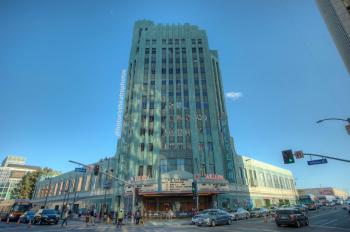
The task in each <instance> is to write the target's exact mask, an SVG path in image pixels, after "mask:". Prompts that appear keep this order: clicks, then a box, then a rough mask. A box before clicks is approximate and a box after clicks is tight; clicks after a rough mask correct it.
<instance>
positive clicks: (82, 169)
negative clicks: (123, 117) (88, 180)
mask: <svg viewBox="0 0 350 232" xmlns="http://www.w3.org/2000/svg"><path fill="white" fill-rule="evenodd" d="M75 171H76V172H83V173H86V168H75Z"/></svg>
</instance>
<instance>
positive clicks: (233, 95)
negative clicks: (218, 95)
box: [225, 92, 243, 101]
mask: <svg viewBox="0 0 350 232" xmlns="http://www.w3.org/2000/svg"><path fill="white" fill-rule="evenodd" d="M225 96H226V97H227V98H228V99H230V100H232V101H236V100H237V99H238V98H241V97H243V94H242V93H241V92H227V93H226V94H225Z"/></svg>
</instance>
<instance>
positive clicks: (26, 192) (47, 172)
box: [11, 167, 60, 199]
mask: <svg viewBox="0 0 350 232" xmlns="http://www.w3.org/2000/svg"><path fill="white" fill-rule="evenodd" d="M59 174H60V172H57V171H54V170H52V169H51V168H47V167H45V168H43V169H40V170H39V171H37V172H28V173H26V174H25V175H24V176H23V177H22V180H21V181H20V182H19V183H18V184H17V185H16V187H15V188H14V189H13V190H12V191H11V198H12V199H18V198H21V199H31V198H32V195H33V192H34V189H35V184H36V182H37V181H38V180H40V179H45V178H47V177H49V176H57V175H59Z"/></svg>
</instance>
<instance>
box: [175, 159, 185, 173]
mask: <svg viewBox="0 0 350 232" xmlns="http://www.w3.org/2000/svg"><path fill="white" fill-rule="evenodd" d="M176 169H177V170H178V171H185V160H184V159H176Z"/></svg>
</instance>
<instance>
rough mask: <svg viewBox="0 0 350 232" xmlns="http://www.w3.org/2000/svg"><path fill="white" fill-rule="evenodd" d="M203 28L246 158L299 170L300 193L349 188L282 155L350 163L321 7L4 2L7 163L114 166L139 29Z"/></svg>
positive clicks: (1, 75) (336, 60)
mask: <svg viewBox="0 0 350 232" xmlns="http://www.w3.org/2000/svg"><path fill="white" fill-rule="evenodd" d="M138 19H150V20H153V21H155V22H156V23H185V22H189V23H191V24H195V25H198V26H199V27H200V28H202V29H205V30H206V31H207V34H208V38H209V44H210V47H211V48H212V49H217V50H218V52H219V56H220V61H221V72H222V77H223V83H224V90H225V92H226V93H227V92H240V93H241V97H240V98H238V99H236V100H235V101H233V100H232V99H229V98H226V105H227V109H228V114H229V121H230V130H231V134H232V136H233V137H234V140H235V144H236V150H237V152H238V153H239V154H242V155H248V156H251V157H253V158H255V159H259V160H262V161H266V162H269V163H271V164H274V165H278V166H281V167H284V168H288V169H289V170H291V171H293V173H294V175H295V177H296V182H297V185H298V187H319V186H320V185H321V186H335V187H341V188H346V189H350V180H349V179H348V175H347V174H348V172H349V171H348V170H349V167H350V166H349V164H346V163H340V162H337V161H330V160H329V163H328V164H326V165H318V166H307V164H306V160H307V158H305V159H304V160H297V163H296V164H293V165H284V164H283V161H282V158H281V150H284V149H287V148H292V149H294V150H298V149H301V150H304V152H310V153H319V154H325V155H334V156H339V157H342V158H347V159H350V152H349V151H350V136H349V135H347V134H346V131H345V129H344V126H345V124H344V123H342V122H335V121H329V122H325V123H324V124H316V123H315V121H317V120H319V119H322V118H326V117H342V118H346V117H350V108H349V106H350V91H349V89H350V77H349V74H348V73H347V72H346V69H345V67H344V65H343V63H342V60H341V59H340V56H339V54H338V51H337V49H336V47H335V44H334V43H333V40H332V39H331V36H330V34H329V32H328V30H327V28H326V26H325V23H324V21H323V19H322V17H321V16H320V14H319V12H318V9H317V7H316V5H315V3H314V1H312V0H308V1H304V0H293V1H292V0H289V1H288V0H269V1H264V4H261V1H259V0H255V1H253V0H249V1H247V0H244V1H243V0H242V1H238V0H236V1H223V0H218V1H205V0H201V1H199V0H196V1H189V0H187V1H183V0H180V1H16V0H11V1H1V2H0V28H1V36H0V51H1V52H0V159H3V158H4V157H5V156H6V155H10V154H14V155H23V156H26V157H27V159H28V161H27V162H28V164H32V165H40V166H49V167H52V168H54V169H57V170H61V171H67V170H70V169H72V168H74V166H73V165H71V164H69V163H68V160H69V159H74V160H79V161H84V162H86V163H89V162H94V161H96V160H98V159H99V158H103V157H105V156H112V155H114V153H115V150H116V137H115V134H114V129H115V124H116V114H117V105H118V94H119V82H120V73H121V70H122V69H123V68H126V67H127V62H128V58H129V52H130V46H131V44H130V43H131V33H132V27H133V23H134V22H135V21H136V20H138Z"/></svg>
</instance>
